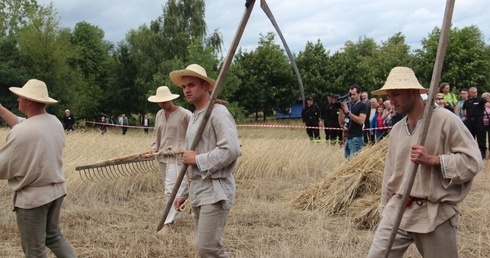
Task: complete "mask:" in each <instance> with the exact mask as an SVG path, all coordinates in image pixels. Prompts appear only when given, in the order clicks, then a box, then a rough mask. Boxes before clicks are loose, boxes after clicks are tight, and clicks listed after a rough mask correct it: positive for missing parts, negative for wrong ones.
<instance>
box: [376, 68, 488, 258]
mask: <svg viewBox="0 0 490 258" xmlns="http://www.w3.org/2000/svg"><path fill="white" fill-rule="evenodd" d="M427 91H428V90H427V89H425V88H424V87H422V85H420V83H419V82H418V80H417V78H416V77H415V74H414V72H413V71H412V70H411V69H410V68H407V67H395V68H393V69H392V70H391V72H390V74H389V75H388V78H387V80H386V83H385V85H384V86H383V87H382V88H381V89H379V90H376V91H373V94H376V95H388V96H389V97H390V103H391V104H392V105H393V106H394V107H395V108H396V110H397V111H399V112H401V113H404V114H407V116H406V117H404V118H403V119H402V120H401V121H400V122H399V123H396V124H395V125H394V126H393V128H392V129H391V132H390V143H389V148H388V153H387V155H386V165H385V169H384V175H383V183H382V188H381V203H380V205H379V213H380V216H381V221H380V224H379V225H378V228H377V230H376V233H375V236H374V239H373V242H372V245H371V249H370V251H369V255H368V257H370V258H377V257H384V252H385V249H386V247H387V245H388V240H389V236H390V233H391V230H392V228H393V224H394V221H395V216H396V214H397V210H398V208H399V207H400V205H406V210H405V212H404V214H403V218H402V220H401V224H400V227H399V229H398V232H397V234H396V237H395V240H394V244H393V248H392V249H391V252H390V254H389V257H400V258H401V257H402V256H403V254H404V253H405V251H406V250H407V248H408V247H409V246H410V244H412V243H415V245H416V247H417V250H418V251H419V252H420V254H421V255H422V257H432V258H434V257H441V258H451V257H458V248H457V246H458V245H457V241H456V233H457V227H458V225H459V208H458V204H459V203H460V202H461V201H463V199H464V198H465V197H466V195H467V194H468V192H469V191H470V187H471V183H472V180H473V178H474V177H475V175H476V174H477V173H478V172H479V171H480V170H481V169H482V167H483V161H482V157H481V155H480V152H479V151H478V146H477V144H476V143H475V141H474V140H473V138H472V136H471V134H470V132H469V131H468V129H467V128H466V126H465V125H464V124H463V123H462V122H461V120H460V119H459V118H458V117H457V116H456V115H455V114H454V113H452V112H450V111H449V110H447V109H445V108H440V107H438V106H437V107H433V110H431V112H433V114H432V119H431V121H430V125H429V129H428V132H427V133H428V135H427V136H426V142H425V146H420V145H417V142H418V139H419V135H420V133H421V132H422V128H423V127H424V123H425V119H424V117H423V113H424V101H423V100H422V97H421V95H420V94H421V93H426V92H427ZM411 162H415V163H417V164H419V167H418V171H417V173H416V177H415V181H414V184H413V187H412V189H411V193H410V195H411V196H410V197H409V199H408V203H407V204H404V203H403V204H402V203H401V199H402V195H403V192H404V187H405V185H406V180H405V179H406V178H405V177H406V174H407V173H409V172H410V170H411Z"/></svg>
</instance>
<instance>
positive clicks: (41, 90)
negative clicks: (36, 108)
mask: <svg viewBox="0 0 490 258" xmlns="http://www.w3.org/2000/svg"><path fill="white" fill-rule="evenodd" d="M9 90H10V91H11V92H13V93H14V94H15V95H17V96H20V97H23V98H25V99H28V100H32V101H35V102H39V103H44V104H54V103H58V101H57V100H55V99H52V98H50V97H49V95H48V87H47V86H46V83H44V82H43V81H40V80H36V79H31V80H29V81H27V82H26V84H24V86H22V88H19V87H10V88H9Z"/></svg>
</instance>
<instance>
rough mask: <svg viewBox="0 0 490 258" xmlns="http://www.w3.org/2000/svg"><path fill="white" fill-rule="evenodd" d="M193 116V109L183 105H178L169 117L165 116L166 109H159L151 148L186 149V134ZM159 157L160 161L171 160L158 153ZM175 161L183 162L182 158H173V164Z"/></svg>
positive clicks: (157, 149) (160, 149)
mask: <svg viewBox="0 0 490 258" xmlns="http://www.w3.org/2000/svg"><path fill="white" fill-rule="evenodd" d="M191 116H192V113H191V111H189V110H187V109H185V108H183V107H178V108H177V110H175V111H174V112H172V113H170V115H169V117H168V119H167V118H166V117H165V110H163V109H161V110H160V111H158V113H157V115H156V117H155V128H154V130H153V137H152V140H151V147H150V148H151V149H152V150H155V151H158V152H164V151H182V150H184V149H185V134H186V131H187V126H188V125H189V120H190V118H191ZM157 159H158V162H162V163H167V162H169V156H163V155H158V158H157ZM175 162H176V163H177V164H179V165H181V164H182V160H181V159H173V160H172V164H175Z"/></svg>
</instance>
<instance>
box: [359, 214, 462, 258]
mask: <svg viewBox="0 0 490 258" xmlns="http://www.w3.org/2000/svg"><path fill="white" fill-rule="evenodd" d="M392 227H393V223H392V222H390V221H388V220H387V219H382V220H381V223H380V224H379V226H378V229H377V230H376V234H375V235H374V239H373V243H372V245H371V249H370V250H369V254H368V258H378V257H384V253H385V249H386V246H387V245H388V240H389V238H390V234H391V228H392ZM456 233H457V228H456V227H454V226H453V225H452V224H451V222H450V220H449V219H448V220H446V221H445V222H444V223H442V224H441V225H439V226H437V227H436V228H435V230H434V231H432V232H429V233H413V232H408V231H405V230H401V229H399V230H398V233H397V234H396V237H395V241H394V242H393V247H392V248H391V252H390V254H389V256H388V257H390V258H402V257H403V254H404V253H405V252H406V251H407V248H408V247H409V246H410V244H412V243H415V246H416V247H417V250H418V251H419V253H420V254H421V255H422V257H424V258H457V257H458V245H457V241H456Z"/></svg>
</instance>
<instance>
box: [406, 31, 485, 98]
mask: <svg viewBox="0 0 490 258" xmlns="http://www.w3.org/2000/svg"><path fill="white" fill-rule="evenodd" d="M439 37H440V29H439V28H437V27H436V28H434V30H433V31H432V32H431V33H430V34H429V35H428V37H427V38H424V39H423V40H422V49H418V50H416V51H415V54H416V57H417V64H416V73H417V75H418V77H419V80H420V81H421V83H422V84H423V85H429V84H430V80H431V78H432V70H433V67H434V62H435V57H436V53H437V46H438V42H439ZM489 70H490V61H489V59H488V58H487V57H486V56H485V41H484V37H483V34H482V33H481V31H480V30H479V29H478V27H476V26H469V27H464V28H462V29H458V28H452V29H451V31H450V33H449V39H448V45H447V50H446V55H445V58H444V65H443V68H442V76H441V81H445V82H449V84H450V85H453V86H456V87H458V88H463V87H466V88H469V87H477V88H478V89H479V90H480V91H481V90H484V87H485V86H487V85H488V82H489V78H488V71H489ZM436 83H439V82H436Z"/></svg>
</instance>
